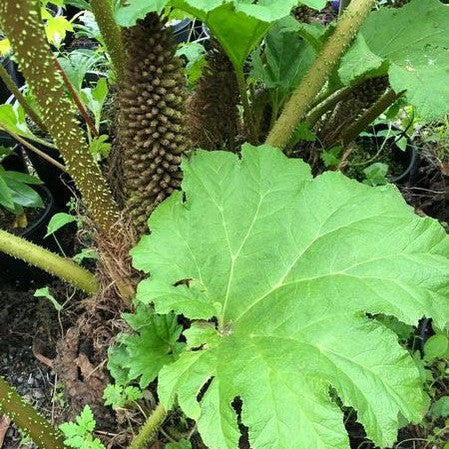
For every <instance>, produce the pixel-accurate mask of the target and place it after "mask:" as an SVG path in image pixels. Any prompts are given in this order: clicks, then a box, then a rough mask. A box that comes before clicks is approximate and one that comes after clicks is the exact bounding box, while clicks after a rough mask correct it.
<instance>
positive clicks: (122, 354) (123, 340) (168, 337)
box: [108, 306, 184, 388]
mask: <svg viewBox="0 0 449 449" xmlns="http://www.w3.org/2000/svg"><path fill="white" fill-rule="evenodd" d="M124 317H125V319H127V321H128V323H129V324H130V325H131V327H133V328H134V329H138V332H137V334H136V335H124V334H122V335H120V337H119V339H118V345H117V346H116V347H115V348H113V350H112V351H111V352H110V355H109V362H108V367H109V369H110V371H111V374H112V375H113V376H114V377H115V375H114V374H115V373H117V377H118V378H117V377H115V380H116V382H117V383H129V382H131V381H134V380H137V379H138V380H139V385H140V387H141V388H146V387H147V386H148V385H149V384H150V383H151V382H152V381H153V380H154V379H155V378H156V376H157V374H158V372H159V370H160V369H161V368H162V367H163V366H164V365H167V364H170V363H172V362H174V361H175V360H176V359H177V358H178V356H179V353H180V352H181V350H182V349H183V347H184V344H182V343H178V342H177V340H178V338H179V336H180V335H181V332H182V326H180V325H179V324H178V322H177V319H176V316H175V315H162V316H161V315H156V314H155V313H154V312H153V311H151V309H149V308H148V307H145V306H142V307H139V308H138V309H137V312H136V314H125V315H124ZM137 326H138V327H137ZM117 368H118V369H117ZM124 378H126V380H125V381H124Z"/></svg>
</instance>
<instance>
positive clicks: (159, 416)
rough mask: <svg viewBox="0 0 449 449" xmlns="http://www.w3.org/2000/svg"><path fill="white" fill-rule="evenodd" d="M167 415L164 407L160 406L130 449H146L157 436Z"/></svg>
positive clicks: (133, 441)
mask: <svg viewBox="0 0 449 449" xmlns="http://www.w3.org/2000/svg"><path fill="white" fill-rule="evenodd" d="M166 415H167V412H166V410H165V408H164V406H163V405H160V404H159V405H158V406H157V407H156V410H154V412H153V413H152V415H151V416H150V417H149V418H148V419H147V421H146V422H145V424H144V425H143V427H142V428H141V429H140V432H139V433H138V434H137V435H136V436H135V437H134V439H133V440H132V442H131V445H130V446H129V447H128V449H145V448H146V447H147V446H148V443H150V441H151V440H152V439H153V438H154V437H155V436H156V433H157V431H158V430H159V428H160V427H161V425H162V423H163V422H164V419H165V416H166Z"/></svg>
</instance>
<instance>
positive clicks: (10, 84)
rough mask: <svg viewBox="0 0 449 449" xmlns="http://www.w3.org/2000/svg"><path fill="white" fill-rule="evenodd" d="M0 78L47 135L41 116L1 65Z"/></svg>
mask: <svg viewBox="0 0 449 449" xmlns="http://www.w3.org/2000/svg"><path fill="white" fill-rule="evenodd" d="M0 78H1V79H2V81H3V82H4V83H5V86H6V87H7V88H8V90H9V91H10V92H11V93H12V94H13V95H14V97H15V99H16V100H17V102H18V103H19V104H20V106H22V108H23V110H24V111H25V113H26V114H27V115H28V117H30V119H31V120H33V122H34V123H35V124H36V125H37V126H38V127H39V128H40V129H41V131H43V132H44V133H45V134H47V127H46V126H45V124H44V122H43V121H42V119H41V117H40V116H39V114H38V113H37V112H36V111H35V110H34V109H33V108H32V107H31V105H30V104H29V103H28V101H27V100H26V98H25V96H24V95H23V94H22V92H21V91H20V89H19V88H18V87H17V85H16V83H15V82H14V80H13V79H12V78H11V76H10V75H9V73H8V72H7V71H6V69H5V68H4V67H3V66H2V65H1V64H0Z"/></svg>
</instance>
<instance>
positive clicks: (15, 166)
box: [0, 136, 28, 173]
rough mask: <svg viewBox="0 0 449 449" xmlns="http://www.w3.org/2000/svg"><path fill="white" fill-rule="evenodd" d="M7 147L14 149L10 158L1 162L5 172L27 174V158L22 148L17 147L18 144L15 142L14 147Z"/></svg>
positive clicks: (5, 158) (7, 157)
mask: <svg viewBox="0 0 449 449" xmlns="http://www.w3.org/2000/svg"><path fill="white" fill-rule="evenodd" d="M1 140H2V138H1V136H0V145H2V143H1ZM5 146H7V147H13V150H12V153H11V154H9V155H8V156H6V157H4V158H3V159H2V160H1V165H2V167H3V168H4V169H5V170H8V171H18V172H21V173H27V172H28V170H27V166H26V162H25V158H24V157H23V153H22V150H21V147H20V146H19V145H16V142H13V144H12V145H5Z"/></svg>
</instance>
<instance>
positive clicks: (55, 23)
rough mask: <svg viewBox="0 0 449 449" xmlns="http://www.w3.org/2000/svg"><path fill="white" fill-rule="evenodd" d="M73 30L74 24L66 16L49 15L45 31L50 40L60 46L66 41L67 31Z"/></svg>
mask: <svg viewBox="0 0 449 449" xmlns="http://www.w3.org/2000/svg"><path fill="white" fill-rule="evenodd" d="M72 31H73V25H72V23H71V22H70V21H68V20H67V19H66V18H65V17H64V16H58V17H52V16H50V17H48V18H47V21H46V24H45V33H46V34H47V39H48V41H49V42H50V43H51V44H53V45H55V46H56V47H59V46H60V45H61V43H62V42H63V41H64V39H65V37H66V35H67V32H72Z"/></svg>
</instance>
